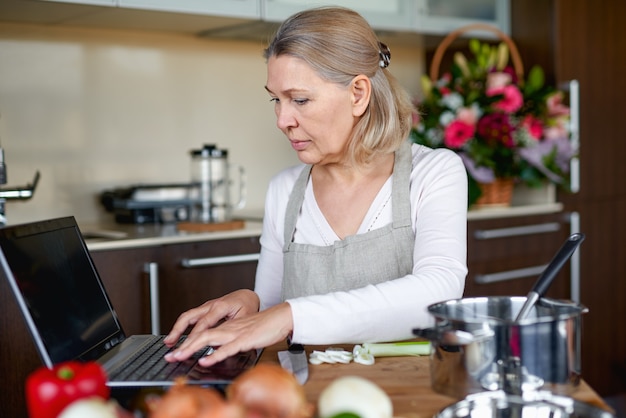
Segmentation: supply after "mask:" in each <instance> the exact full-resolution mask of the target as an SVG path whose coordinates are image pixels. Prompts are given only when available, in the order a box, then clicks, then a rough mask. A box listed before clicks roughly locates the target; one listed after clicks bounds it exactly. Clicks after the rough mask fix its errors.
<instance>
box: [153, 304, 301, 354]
mask: <svg viewBox="0 0 626 418" xmlns="http://www.w3.org/2000/svg"><path fill="white" fill-rule="evenodd" d="M202 321H204V318H203V319H201V320H199V321H198V323H197V324H196V326H195V327H194V330H193V331H192V332H191V333H190V334H189V335H188V336H187V338H186V339H185V341H184V342H183V343H182V344H181V345H180V347H178V348H177V349H176V350H174V351H173V352H171V353H169V354H167V355H166V357H165V359H166V360H167V361H181V360H185V359H187V358H189V357H190V356H191V355H193V354H194V353H195V352H197V351H198V350H200V349H202V348H204V347H206V346H212V347H215V351H214V352H213V353H212V354H210V355H208V356H206V357H205V358H203V359H202V360H201V361H200V364H201V365H203V366H209V365H213V364H215V363H217V362H219V361H222V360H224V359H226V358H227V357H229V356H232V355H234V354H236V353H238V352H241V351H247V350H250V349H255V348H261V347H266V346H268V345H271V344H274V343H276V342H279V341H281V340H284V339H285V338H286V337H287V335H289V333H290V332H291V331H292V329H293V325H292V318H291V307H290V306H289V304H287V303H282V304H280V305H276V306H274V307H272V308H269V309H267V310H265V311H263V312H259V313H256V314H253V315H247V316H242V317H239V318H235V319H231V320H227V321H225V322H223V323H222V324H220V325H219V326H218V327H215V328H206V327H204V326H203V324H202Z"/></svg>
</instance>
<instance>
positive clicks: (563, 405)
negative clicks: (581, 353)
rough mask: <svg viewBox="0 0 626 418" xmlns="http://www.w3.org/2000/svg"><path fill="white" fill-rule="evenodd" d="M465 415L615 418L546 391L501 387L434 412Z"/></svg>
mask: <svg viewBox="0 0 626 418" xmlns="http://www.w3.org/2000/svg"><path fill="white" fill-rule="evenodd" d="M465 417H468V418H469V417H490V418H505V417H506V418H511V417H542V418H557V417H558V418H615V415H613V414H612V413H610V412H608V411H605V410H603V409H600V408H598V407H596V406H593V405H590V404H586V403H584V402H580V401H576V400H574V399H572V398H568V397H564V396H558V395H554V394H552V393H550V392H547V391H539V392H527V393H524V394H523V395H521V396H519V395H511V394H507V393H505V392H502V391H496V392H482V393H478V394H474V395H470V396H468V397H467V398H465V399H463V400H462V401H459V402H457V403H455V404H452V405H450V406H448V407H446V408H444V409H443V410H441V411H440V412H439V413H438V414H437V415H435V418H465Z"/></svg>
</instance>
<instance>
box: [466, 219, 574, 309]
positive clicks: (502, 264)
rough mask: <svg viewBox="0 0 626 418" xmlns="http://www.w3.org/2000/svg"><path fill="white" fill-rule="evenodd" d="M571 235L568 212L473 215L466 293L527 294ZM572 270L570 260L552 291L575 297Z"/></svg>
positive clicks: (467, 295) (560, 294)
mask: <svg viewBox="0 0 626 418" xmlns="http://www.w3.org/2000/svg"><path fill="white" fill-rule="evenodd" d="M569 235H570V225H569V218H568V216H567V215H566V214H562V213H558V214H548V215H534V216H524V217H516V218H502V219H489V220H480V221H470V222H469V223H468V270H469V272H468V276H467V280H466V286H465V296H466V297H470V296H499V295H502V296H511V295H520V296H525V295H526V294H527V293H528V291H529V290H530V288H531V287H532V286H533V284H534V283H535V281H536V280H537V278H538V277H539V275H540V274H541V273H542V272H543V270H544V269H545V267H546V265H547V264H548V263H549V262H550V260H551V259H552V258H553V257H554V255H555V254H556V253H557V251H558V250H559V248H561V246H562V245H563V243H564V242H565V240H566V239H567V237H568V236H569ZM569 275H570V268H569V264H566V265H565V266H564V267H563V269H562V270H561V272H560V273H559V274H558V276H557V277H556V279H555V280H554V282H553V284H552V285H551V286H550V289H549V291H548V293H547V295H548V296H550V297H555V298H569V297H570V295H571V284H570V276H569Z"/></svg>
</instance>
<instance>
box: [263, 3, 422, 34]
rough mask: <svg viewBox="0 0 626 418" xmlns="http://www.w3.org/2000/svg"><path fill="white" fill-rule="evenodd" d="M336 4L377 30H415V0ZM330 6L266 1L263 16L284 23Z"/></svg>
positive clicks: (268, 19)
mask: <svg viewBox="0 0 626 418" xmlns="http://www.w3.org/2000/svg"><path fill="white" fill-rule="evenodd" d="M335 4H338V5H341V6H344V7H348V8H351V9H354V10H356V11H357V12H359V13H360V14H361V15H362V16H363V17H364V18H365V19H367V20H368V22H369V23H370V24H371V25H372V26H373V27H374V28H376V29H386V30H400V31H411V30H413V29H414V16H415V4H416V3H415V2H414V1H412V0H393V1H390V0H367V1H360V0H344V1H338V2H335ZM324 5H328V2H325V1H323V0H264V1H263V7H264V12H263V18H264V19H265V20H267V21H271V22H282V21H283V20H285V19H286V18H288V17H289V16H291V15H292V14H294V13H296V12H299V11H301V10H304V9H309V8H311V7H319V6H324Z"/></svg>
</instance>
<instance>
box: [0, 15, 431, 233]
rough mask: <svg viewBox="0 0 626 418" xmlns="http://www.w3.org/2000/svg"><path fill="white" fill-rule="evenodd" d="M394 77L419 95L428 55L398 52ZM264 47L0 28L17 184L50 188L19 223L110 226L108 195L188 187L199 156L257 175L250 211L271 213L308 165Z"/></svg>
mask: <svg viewBox="0 0 626 418" xmlns="http://www.w3.org/2000/svg"><path fill="white" fill-rule="evenodd" d="M389 42H391V43H390V47H391V50H392V53H393V55H392V64H391V67H390V70H391V71H392V72H393V73H394V74H395V75H396V77H398V79H399V80H400V81H401V83H402V84H403V85H404V86H405V87H406V88H407V89H408V90H409V91H410V92H411V93H412V94H416V93H417V92H418V91H419V77H420V75H421V74H422V73H423V72H424V64H423V48H422V46H421V45H415V46H407V45H398V46H396V47H394V45H393V43H392V41H389ZM263 47H264V45H263V44H260V43H255V42H242V41H225V40H212V39H206V38H197V37H194V36H191V35H179V34H172V33H157V32H141V31H122V30H101V29H85V28H68V27H58V26H44V25H24V24H13V23H2V22H0V144H1V146H2V148H3V149H4V152H5V162H6V165H7V171H8V183H7V184H6V185H4V186H0V187H7V188H8V187H14V186H24V185H26V184H27V183H28V182H30V181H32V179H33V176H34V173H35V171H37V170H39V171H40V172H41V180H40V182H39V184H38V186H37V190H36V191H35V194H34V196H33V198H32V199H30V200H27V201H9V202H7V205H6V216H7V218H8V222H9V223H19V222H28V221H32V220H38V219H45V218H52V217H56V216H65V215H74V216H76V218H77V219H78V221H79V222H82V223H94V222H103V221H111V220H112V215H111V214H109V213H106V212H105V211H104V209H103V207H102V205H101V204H100V203H99V200H98V198H99V194H100V192H101V191H102V190H104V189H110V188H112V187H117V186H124V185H131V184H139V183H141V184H154V183H176V182H187V181H189V178H190V156H189V151H190V150H191V149H195V148H198V147H200V146H201V145H202V144H205V143H214V144H217V145H219V147H220V148H226V149H228V150H229V161H231V162H234V163H238V164H242V165H243V166H244V167H245V168H246V170H247V177H248V203H247V206H246V210H247V211H249V212H254V211H258V212H261V211H262V208H263V204H264V197H265V191H266V188H267V183H268V181H269V179H270V178H271V177H272V176H273V175H274V174H275V173H276V172H277V171H278V170H279V169H281V168H283V167H287V166H289V165H293V164H296V163H297V162H298V160H297V158H296V156H295V154H294V152H293V151H292V149H291V148H290V147H289V145H288V143H287V141H286V140H285V138H284V136H283V135H282V133H281V132H280V131H278V129H277V128H276V126H275V116H274V112H273V106H272V104H271V103H270V101H269V97H268V95H267V93H266V92H265V90H264V88H263V86H264V85H265V77H266V70H265V62H264V60H263V58H262V50H263Z"/></svg>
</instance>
